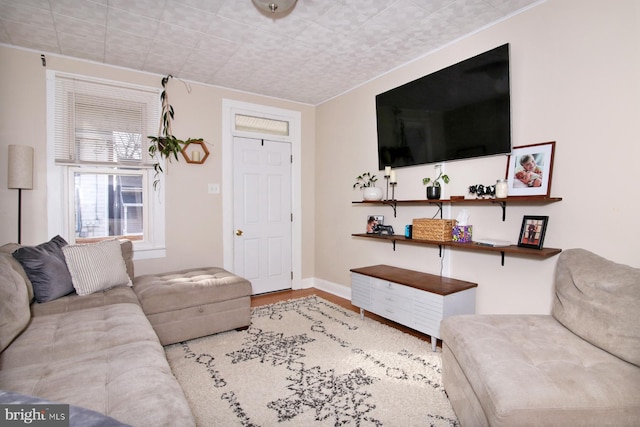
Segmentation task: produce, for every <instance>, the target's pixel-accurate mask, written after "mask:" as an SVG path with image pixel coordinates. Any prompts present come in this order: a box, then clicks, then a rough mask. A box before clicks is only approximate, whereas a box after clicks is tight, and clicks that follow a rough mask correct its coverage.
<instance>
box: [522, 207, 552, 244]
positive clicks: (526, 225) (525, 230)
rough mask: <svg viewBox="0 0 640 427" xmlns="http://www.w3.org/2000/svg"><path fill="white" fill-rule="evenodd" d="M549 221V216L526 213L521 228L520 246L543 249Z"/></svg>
mask: <svg viewBox="0 0 640 427" xmlns="http://www.w3.org/2000/svg"><path fill="white" fill-rule="evenodd" d="M548 222H549V217H548V216H531V215H525V216H524V217H523V218H522V228H520V237H519V238H518V246H520V247H522V248H533V249H542V243H543V241H544V235H545V233H546V231H547V223H548Z"/></svg>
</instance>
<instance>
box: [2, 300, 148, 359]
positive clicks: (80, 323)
mask: <svg viewBox="0 0 640 427" xmlns="http://www.w3.org/2000/svg"><path fill="white" fill-rule="evenodd" d="M76 298H78V297H76ZM140 341H153V342H157V341H158V337H157V336H156V334H155V333H154V332H153V329H152V328H150V327H149V322H148V320H147V319H146V317H145V315H144V313H143V312H142V310H141V309H140V306H139V305H137V304H110V305H106V306H102V307H94V308H88V309H84V310H78V311H75V312H67V313H59V314H50V315H47V316H36V317H33V318H32V320H31V324H30V325H29V328H27V329H26V330H25V331H24V332H23V333H22V334H21V335H20V336H19V337H17V338H16V339H15V340H14V341H13V343H12V344H11V346H9V348H7V349H6V350H5V351H3V352H2V353H1V354H0V366H2V369H3V370H4V369H7V368H13V367H16V366H27V365H30V364H37V363H43V362H51V361H56V360H61V359H68V358H72V357H75V356H78V355H81V354H88V353H94V352H97V351H100V350H103V349H105V348H115V347H118V346H120V345H123V344H128V343H132V342H140ZM35 349H37V351H34V350H35Z"/></svg>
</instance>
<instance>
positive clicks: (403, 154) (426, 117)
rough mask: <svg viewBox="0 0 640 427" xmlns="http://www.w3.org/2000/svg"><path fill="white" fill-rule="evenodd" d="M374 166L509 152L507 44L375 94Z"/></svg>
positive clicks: (420, 162) (431, 161)
mask: <svg viewBox="0 0 640 427" xmlns="http://www.w3.org/2000/svg"><path fill="white" fill-rule="evenodd" d="M376 117H377V127H378V166H379V169H380V170H382V169H383V168H384V167H385V166H392V167H403V166H413V165H420V164H427V163H437V162H443V161H449V160H460V159H468V158H471V157H480V156H489V155H495V154H505V153H509V152H510V151H511V108H510V89H509V45H508V44H505V45H502V46H499V47H497V48H495V49H492V50H490V51H488V52H484V53H481V54H479V55H477V56H474V57H473V58H469V59H467V60H464V61H462V62H460V63H457V64H455V65H452V66H450V67H447V68H444V69H442V70H440V71H436V72H435V73H432V74H429V75H427V76H424V77H422V78H419V79H417V80H414V81H412V82H409V83H407V84H404V85H402V86H400V87H397V88H395V89H391V90H389V91H387V92H384V93H381V94H379V95H377V96H376Z"/></svg>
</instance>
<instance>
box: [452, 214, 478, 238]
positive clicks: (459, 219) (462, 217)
mask: <svg viewBox="0 0 640 427" xmlns="http://www.w3.org/2000/svg"><path fill="white" fill-rule="evenodd" d="M472 230H473V226H472V225H470V224H469V210H468V209H462V210H461V211H460V212H459V213H458V216H456V223H455V224H454V226H453V228H452V230H451V240H453V241H454V242H460V243H467V242H470V241H471V234H472Z"/></svg>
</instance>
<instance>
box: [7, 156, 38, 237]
mask: <svg viewBox="0 0 640 427" xmlns="http://www.w3.org/2000/svg"><path fill="white" fill-rule="evenodd" d="M8 151H9V153H8V155H7V159H8V165H7V166H8V167H7V170H8V174H7V188H9V189H17V190H18V243H22V190H33V147H30V146H28V145H9V147H8Z"/></svg>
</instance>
